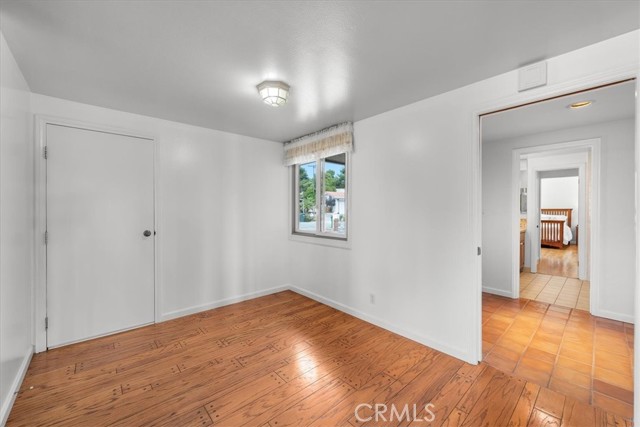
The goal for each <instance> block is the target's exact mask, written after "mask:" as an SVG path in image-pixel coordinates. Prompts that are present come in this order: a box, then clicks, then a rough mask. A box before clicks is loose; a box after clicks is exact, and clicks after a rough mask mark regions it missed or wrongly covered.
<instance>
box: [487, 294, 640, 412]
mask: <svg viewBox="0 0 640 427" xmlns="http://www.w3.org/2000/svg"><path fill="white" fill-rule="evenodd" d="M556 300H557V298H556ZM482 309H483V310H482V311H483V313H482V317H483V326H482V338H483V348H482V351H483V356H484V361H485V362H486V363H487V364H489V365H490V366H493V367H495V368H497V369H500V370H502V371H505V372H507V373H510V374H514V375H516V376H519V377H522V378H524V379H526V380H529V381H533V382H535V383H537V384H539V385H541V386H545V387H549V388H550V389H552V390H554V391H556V392H559V393H562V394H565V395H568V396H571V397H573V398H575V399H577V400H579V401H582V402H584V403H590V404H593V405H594V406H598V407H600V408H602V409H605V410H607V411H611V412H613V413H616V414H619V415H621V416H623V417H625V418H631V417H632V416H633V325H631V324H628V323H623V322H617V321H613V320H608V319H603V318H599V317H594V316H591V315H590V314H589V313H588V312H586V311H583V310H578V309H571V308H567V307H560V306H558V305H552V304H549V303H544V302H540V301H531V300H527V299H519V300H513V299H510V298H504V297H500V296H496V295H491V294H483V306H482Z"/></svg>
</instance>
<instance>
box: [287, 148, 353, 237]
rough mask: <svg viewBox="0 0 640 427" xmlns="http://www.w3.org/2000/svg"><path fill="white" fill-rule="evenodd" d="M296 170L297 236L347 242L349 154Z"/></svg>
mask: <svg viewBox="0 0 640 427" xmlns="http://www.w3.org/2000/svg"><path fill="white" fill-rule="evenodd" d="M293 170H294V183H295V187H294V199H295V200H294V201H295V203H294V206H295V210H294V223H293V231H294V233H298V234H307V235H315V236H320V237H329V238H335V239H345V240H346V238H347V209H348V205H347V179H348V171H349V162H348V154H347V153H340V154H336V155H332V156H329V157H324V158H321V159H319V160H315V161H312V162H307V163H301V164H296V165H294V166H293Z"/></svg>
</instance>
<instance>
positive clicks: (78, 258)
mask: <svg viewBox="0 0 640 427" xmlns="http://www.w3.org/2000/svg"><path fill="white" fill-rule="evenodd" d="M46 132H47V134H46V139H47V154H48V155H47V234H48V243H47V317H48V325H49V326H48V330H47V346H48V347H55V346H59V345H63V344H69V343H72V342H76V341H81V340H85V339H88V338H92V337H96V336H100V335H105V334H109V333H113V332H116V331H120V330H123V329H129V328H132V327H135V326H140V325H143V324H147V323H152V322H153V321H154V305H155V304H154V191H153V167H154V166H153V141H151V140H148V139H143V138H136V137H130V136H123V135H116V134H111V133H105V132H98V131H92V130H86V129H78V128H73V127H66V126H57V125H51V124H49V125H47V130H46ZM146 230H148V231H149V233H145V231H146ZM145 234H149V236H146V235H145Z"/></svg>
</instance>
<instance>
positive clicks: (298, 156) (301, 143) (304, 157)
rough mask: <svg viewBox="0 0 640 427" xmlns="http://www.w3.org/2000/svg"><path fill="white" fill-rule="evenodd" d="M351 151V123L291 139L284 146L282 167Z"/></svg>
mask: <svg viewBox="0 0 640 427" xmlns="http://www.w3.org/2000/svg"><path fill="white" fill-rule="evenodd" d="M351 151H353V123H351V122H347V123H342V124H339V125H335V126H331V127H328V128H326V129H322V130H321V131H318V132H315V133H312V134H309V135H305V136H302V137H300V138H296V139H293V140H291V141H289V142H288V143H286V144H285V145H284V165H285V166H291V165H295V164H300V163H307V162H312V161H314V160H318V159H321V158H324V157H329V156H333V155H336V154H340V153H350V152H351Z"/></svg>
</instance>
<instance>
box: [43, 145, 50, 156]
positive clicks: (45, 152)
mask: <svg viewBox="0 0 640 427" xmlns="http://www.w3.org/2000/svg"><path fill="white" fill-rule="evenodd" d="M42 156H43V157H44V158H45V159H46V158H48V157H49V150H48V149H47V146H46V145H45V146H44V149H43V150H42Z"/></svg>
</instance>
